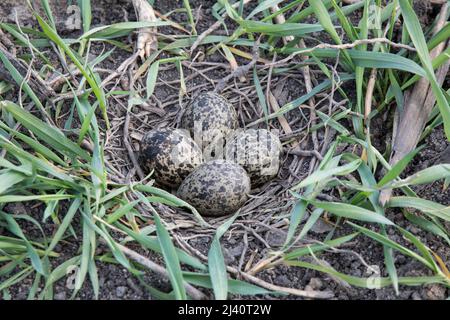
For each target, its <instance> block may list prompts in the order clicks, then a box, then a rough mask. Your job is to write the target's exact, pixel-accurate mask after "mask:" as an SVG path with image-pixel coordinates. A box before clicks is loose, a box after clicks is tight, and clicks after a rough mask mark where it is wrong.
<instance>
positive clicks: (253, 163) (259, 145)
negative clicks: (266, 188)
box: [225, 129, 282, 187]
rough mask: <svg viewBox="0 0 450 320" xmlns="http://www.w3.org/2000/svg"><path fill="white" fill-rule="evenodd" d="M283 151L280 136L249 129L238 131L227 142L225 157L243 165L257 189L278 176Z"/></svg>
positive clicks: (266, 131)
mask: <svg viewBox="0 0 450 320" xmlns="http://www.w3.org/2000/svg"><path fill="white" fill-rule="evenodd" d="M281 151H282V146H281V142H280V139H279V138H278V135H276V134H274V133H272V132H270V131H269V130H266V129H248V130H240V131H236V132H235V133H234V134H233V136H232V137H230V139H228V140H227V144H226V146H225V157H226V159H227V160H229V161H233V162H235V163H237V164H239V165H241V166H242V167H243V168H244V169H245V171H247V173H248V175H249V177H250V180H251V184H252V186H253V187H256V186H259V185H261V184H264V183H266V182H268V181H270V180H271V179H273V178H274V177H275V176H276V175H277V174H278V170H279V168H280V155H281Z"/></svg>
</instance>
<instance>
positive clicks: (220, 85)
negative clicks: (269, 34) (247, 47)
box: [214, 39, 260, 93]
mask: <svg viewBox="0 0 450 320" xmlns="http://www.w3.org/2000/svg"><path fill="white" fill-rule="evenodd" d="M259 41H260V39H258V40H257V41H255V45H254V46H253V50H252V51H253V52H252V60H251V61H250V62H249V63H247V64H245V65H243V66H240V67H238V68H237V69H236V70H234V71H233V72H232V73H230V74H229V75H227V76H226V77H225V78H223V79H222V80H220V81H219V83H218V84H217V86H216V88H215V89H214V92H216V93H217V92H221V91H222V90H223V89H225V87H226V85H227V83H228V81H230V80H231V79H234V78H237V77H241V76H244V75H246V74H247V73H248V72H249V71H250V69H251V68H252V67H253V66H254V65H255V64H256V62H258V59H259V50H258V49H259Z"/></svg>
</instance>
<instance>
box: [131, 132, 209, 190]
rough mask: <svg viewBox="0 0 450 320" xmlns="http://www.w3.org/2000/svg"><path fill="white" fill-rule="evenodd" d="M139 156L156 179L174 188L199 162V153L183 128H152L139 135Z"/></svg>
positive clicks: (142, 163)
mask: <svg viewBox="0 0 450 320" xmlns="http://www.w3.org/2000/svg"><path fill="white" fill-rule="evenodd" d="M139 159H140V162H141V165H142V167H143V168H144V169H145V170H146V172H147V173H149V172H150V171H151V170H154V173H153V177H154V178H155V180H156V181H157V182H159V183H161V184H163V185H165V186H169V187H173V188H177V187H178V186H179V185H180V184H181V182H182V181H183V180H184V178H186V177H187V175H189V174H190V173H191V172H192V171H193V170H194V169H195V168H196V167H197V166H198V165H200V164H201V163H202V152H201V150H200V148H199V147H198V146H197V144H196V143H195V142H194V141H193V140H192V139H191V138H190V137H189V135H188V134H187V133H186V132H185V131H183V130H180V129H169V128H165V129H154V130H151V131H149V132H148V133H147V134H145V136H144V137H143V138H142V141H141V145H140V156H139Z"/></svg>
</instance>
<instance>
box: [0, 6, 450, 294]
mask: <svg viewBox="0 0 450 320" xmlns="http://www.w3.org/2000/svg"><path fill="white" fill-rule="evenodd" d="M24 2H25V1H20V0H6V1H2V3H1V4H0V16H1V17H6V20H7V21H11V22H13V21H14V16H11V15H10V14H11V12H12V9H13V8H16V9H17V10H19V11H18V12H21V14H20V15H19V22H20V23H21V24H23V25H24V26H27V25H28V24H31V23H32V22H30V21H32V20H31V16H30V17H29V16H27V14H26V13H25V12H26V10H25V11H23V9H22V8H23V7H24V4H23V3H24ZM50 2H51V3H52V8H53V9H54V14H55V15H56V16H57V17H59V20H58V21H57V22H58V26H61V29H62V30H63V32H62V34H70V35H72V36H76V35H78V34H79V33H80V31H70V30H65V29H64V28H65V27H64V19H66V17H67V13H66V10H65V8H66V7H67V1H58V5H54V3H55V2H56V1H50ZM215 2H216V1H215V0H212V1H201V0H196V1H190V3H191V6H192V8H193V9H194V11H196V12H197V10H198V13H199V17H200V18H201V19H200V22H199V23H198V24H197V31H198V32H199V33H200V32H202V31H203V30H206V29H207V28H208V27H209V26H210V25H211V24H212V23H214V22H215V19H214V18H213V17H212V15H211V12H210V10H211V7H212V5H213V4H214V3H215ZM181 6H182V3H181V2H180V1H160V0H156V1H155V9H156V10H158V11H159V12H162V13H164V12H169V11H171V10H173V9H175V8H179V7H181ZM21 10H22V11H21ZM247 10H248V9H247ZM418 11H419V12H423V13H424V14H423V15H422V17H423V19H425V20H426V19H427V15H428V14H431V12H430V9H429V8H425V7H424V8H422V7H420V9H419V10H418ZM125 19H129V20H130V21H132V20H134V19H135V13H134V10H133V7H132V5H131V1H126V0H101V1H95V5H93V25H94V26H96V25H104V24H111V23H115V22H121V21H124V20H125ZM171 19H172V20H174V21H176V22H180V23H181V22H185V21H186V20H187V17H186V15H185V14H183V13H174V14H172V15H171ZM425 20H424V21H425ZM230 29H231V28H230ZM160 31H161V33H165V34H174V33H176V31H175V32H174V31H173V29H171V28H163V29H161V30H160ZM219 32H224V31H223V30H222V31H220V30H219V31H218V33H219ZM133 41H134V37H129V38H128V39H124V40H123V42H124V43H130V44H131V43H133ZM104 49H105V48H103V47H102V46H100V45H95V46H93V48H92V52H93V53H94V54H98V53H99V52H101V51H102V50H104ZM108 49H110V48H108V47H107V48H106V50H108ZM129 55H130V53H129V52H126V51H122V50H116V51H115V52H114V53H113V55H112V56H111V58H110V59H107V60H106V61H105V62H103V64H102V66H101V67H103V68H107V69H112V70H114V69H115V68H117V67H118V66H119V65H120V63H121V62H122V61H123V60H125V59H126V58H127V57H128V56H129ZM207 61H209V62H220V63H226V60H225V59H224V58H223V57H222V56H221V55H220V54H218V53H216V54H213V55H211V56H208V57H207ZM238 63H240V64H242V63H246V61H245V60H238ZM172 66H173V65H172ZM183 72H184V76H185V77H189V76H190V75H193V74H195V72H194V71H193V70H191V69H190V68H187V67H184V68H183ZM229 72H230V70H229V69H228V68H219V69H215V70H213V71H211V72H206V75H207V76H208V77H209V78H211V79H214V80H220V79H221V78H223V77H224V76H226V75H227V74H229ZM247 78H248V79H250V78H251V76H248V77H247ZM178 79H179V72H178V71H177V70H176V69H175V68H173V67H161V70H160V73H159V78H158V81H159V82H158V85H157V86H156V89H155V92H154V96H155V99H154V100H152V101H151V106H152V107H160V105H158V103H157V102H156V101H160V102H161V101H162V102H163V103H164V101H167V100H168V97H171V96H174V97H177V96H178V92H179V84H178V83H174V84H170V85H168V83H170V82H171V81H176V80H178ZM275 80H280V82H281V80H282V78H281V77H280V78H276V79H275ZM283 81H285V84H284V87H283V88H282V90H281V95H280V97H279V101H280V104H281V102H282V101H284V102H289V101H291V100H293V99H295V98H297V97H299V96H301V95H303V94H304V93H305V92H306V91H305V87H304V84H303V78H302V76H301V74H300V73H298V79H297V78H293V77H289V78H288V79H287V80H286V79H283ZM248 84H249V85H250V84H251V83H250V82H248ZM186 85H187V88H188V91H189V90H192V92H191V91H190V92H189V95H192V94H193V93H195V92H198V91H200V90H203V89H208V88H209V89H210V88H211V84H210V83H208V81H206V80H205V79H204V78H203V77H199V76H197V77H195V78H194V80H191V81H187V83H186ZM224 95H225V96H227V97H228V98H236V97H235V93H234V92H233V91H228V92H227V91H225V92H224ZM236 101H238V102H239V106H241V104H242V103H244V104H245V99H244V98H242V97H238V98H236ZM162 111H163V114H162V115H158V114H155V112H152V111H148V110H142V109H139V110H134V113H133V115H132V120H131V127H130V133H131V135H132V138H133V137H136V136H139V135H140V134H142V133H143V132H144V131H145V130H146V129H148V128H151V127H153V126H167V125H174V124H175V122H176V116H177V114H178V112H179V105H177V104H168V105H167V106H164V110H162ZM305 112H306V114H307V111H305ZM110 113H111V114H114V117H115V118H116V119H118V120H117V123H114V122H113V123H112V125H114V124H116V125H119V124H121V123H122V122H123V117H124V115H125V109H124V108H123V107H121V106H120V105H113V106H111V108H110ZM241 114H243V112H242V113H241ZM252 116H255V114H253V115H252ZM256 116H258V117H259V116H261V114H259V115H256ZM301 116H302V115H301V114H299V112H291V113H289V114H288V115H287V120H288V121H292V120H293V119H295V118H296V117H301ZM60 120H61V123H59V124H60V125H61V126H63V123H64V118H61V119H60ZM242 122H244V123H248V122H250V119H248V118H245V117H243V118H242ZM379 122H380V126H383V125H384V122H383V121H382V120H379ZM244 123H241V124H244ZM379 128H380V130H379V131H380V132H374V136H375V141H374V144H375V145H376V146H377V147H380V148H381V150H383V148H385V144H386V141H387V139H388V135H386V134H387V133H388V132H390V131H391V129H390V128H387V127H386V128H383V127H379ZM383 132H384V133H383ZM122 134H123V133H122V129H121V128H120V129H119V130H118V131H117V132H116V135H117V136H121V135H122ZM133 142H134V144H135V145H137V140H133ZM424 143H425V144H426V148H425V149H424V150H423V151H422V152H421V153H420V154H419V155H418V156H417V157H416V159H415V160H414V161H413V163H412V164H411V165H410V166H409V168H408V169H407V172H405V173H406V174H408V175H409V174H411V173H414V172H416V171H418V170H421V169H424V168H426V167H429V166H431V165H433V164H435V163H438V162H439V161H441V160H442V159H445V157H444V158H442V157H441V154H443V151H444V150H445V149H446V148H447V147H448V146H449V144H448V142H447V141H446V139H445V137H444V134H443V132H442V130H441V129H438V130H435V132H433V133H432V134H431V135H430V136H429V137H428V138H427V139H426V140H425V141H424ZM107 158H108V159H109V160H111V159H113V160H115V164H116V165H117V166H118V167H121V168H122V167H123V168H126V169H127V170H129V169H131V167H132V166H131V165H130V161H129V158H128V156H127V153H126V150H125V149H124V148H123V145H120V144H119V143H118V145H117V150H116V151H114V153H110V154H108V153H107ZM448 158H450V157H448ZM448 158H447V159H448ZM293 162H294V160H293V159H292V157H289V158H287V160H286V163H285V165H284V167H285V168H289V165H290V164H292V163H293ZM308 163H309V162H305V164H304V165H303V167H301V168H300V169H299V170H298V172H297V173H298V174H299V175H305V174H307V170H308ZM449 163H450V161H449ZM127 170H125V171H127ZM287 175H288V174H287ZM285 177H286V175H284V174H283V173H282V174H280V176H279V177H278V179H277V180H275V181H273V183H272V184H271V186H272V187H273V186H275V185H277V184H279V185H286V186H288V185H292V184H293V183H295V181H296V180H297V179H290V181H289V182H288V181H286V180H287V179H286V180H285V179H284V178H285ZM291 178H292V177H291ZM267 189H269V188H267ZM442 190H443V189H442V182H436V183H434V184H432V185H431V186H426V187H423V188H417V190H416V191H417V192H418V193H419V195H420V196H422V197H424V198H426V199H430V200H433V201H436V202H439V203H441V204H445V205H449V204H450V191H449V190H447V191H445V192H443V191H442ZM262 194H264V193H262ZM266 196H267V195H266ZM284 196H285V194H283V193H281V192H280V193H279V194H278V193H276V192H275V195H272V197H270V196H268V199H269V200H270V199H272V198H276V197H284ZM269 202H270V201H269ZM285 204H286V201H285V202H283V201H278V208H277V207H273V206H272V207H271V206H270V203H269V204H267V209H270V210H271V211H267V212H268V213H265V211H264V209H266V208H265V204H261V206H260V213H258V214H256V218H257V219H260V220H261V221H262V220H264V221H265V218H266V217H267V216H268V215H274V216H280V217H281V216H287V215H288V214H289V211H290V207H289V206H285V207H283V205H285ZM5 210H6V211H7V212H9V213H21V212H22V213H23V212H27V211H28V210H26V209H25V208H24V207H23V206H21V205H9V206H7V207H6V208H5ZM24 210H25V211H24ZM28 213H29V212H28ZM29 214H30V213H29ZM41 214H42V212H41V211H40V210H39V207H37V208H36V209H34V210H32V213H31V215H32V216H34V217H35V218H36V219H38V220H40V219H41ZM388 215H389V218H390V219H392V220H393V221H394V222H395V223H397V224H398V225H400V226H402V227H404V228H406V229H407V230H409V231H411V232H412V233H413V234H415V235H417V236H419V237H420V239H421V240H422V241H423V242H424V243H425V244H426V245H428V246H429V247H430V248H431V249H432V250H433V251H434V252H436V253H437V254H438V255H439V256H440V257H441V258H442V259H443V260H444V262H445V263H447V265H448V264H449V262H450V250H449V248H448V245H447V244H446V243H445V242H444V241H442V240H441V239H439V238H437V237H435V236H432V235H430V234H429V233H426V232H423V231H421V230H420V229H419V228H416V227H414V226H412V225H410V224H409V223H408V222H407V220H406V219H405V218H404V217H403V215H402V213H400V212H395V211H391V212H389V213H388ZM43 225H44V226H45V224H43ZM368 227H369V226H368ZM447 227H448V226H447ZM26 230H27V236H28V235H29V236H36V237H40V235H39V232H38V231H37V230H36V228H34V227H32V226H31V225H30V226H28V228H27V229H26ZM2 231H3V230H2V229H1V227H0V234H1V233H2ZM44 231H45V232H46V234H47V235H51V233H52V232H53V231H54V230H52V229H51V228H50V227H48V230H47V229H46V230H44ZM285 231H286V227H285V226H284V229H283V228H280V229H275V230H268V229H265V228H259V229H256V231H255V232H256V233H257V234H258V235H259V238H258V237H256V236H255V235H252V234H251V233H249V234H248V250H247V254H246V255H245V259H244V261H245V262H247V261H248V260H249V259H250V256H251V254H252V253H253V252H256V254H255V256H254V261H255V262H257V261H258V260H259V259H261V258H264V257H266V253H267V252H268V251H273V250H274V249H276V248H277V247H279V246H280V245H281V244H282V243H283V241H284V237H285ZM328 231H329V227H328V226H327V224H326V223H324V222H320V223H319V226H317V227H315V228H314V229H313V231H312V232H311V233H310V234H309V235H308V238H309V240H322V239H323V238H324V237H325V236H326V234H327V233H328ZM336 232H337V236H338V235H345V234H349V233H350V232H352V229H351V228H350V227H348V226H344V227H341V228H339V229H337V231H336ZM389 236H390V238H391V239H392V240H394V241H397V242H399V243H401V244H403V245H405V246H409V244H408V243H407V242H406V241H405V240H404V239H403V238H402V237H401V235H399V234H397V233H392V234H391V233H390V234H389ZM211 240H212V239H211V236H210V235H205V236H201V235H200V236H199V237H197V238H194V239H192V240H190V241H189V243H190V245H191V246H193V247H194V248H196V249H197V250H199V251H200V252H202V253H203V254H207V252H208V249H209V245H210V242H211ZM244 242H245V239H244V233H242V232H240V233H235V234H234V233H233V232H229V233H227V234H226V236H225V237H224V240H223V251H224V255H225V258H226V262H227V264H229V265H233V266H238V265H239V264H240V263H239V262H240V261H239V260H240V258H241V255H242V253H243V251H244ZM267 245H269V246H270V248H267ZM134 249H136V250H138V251H140V252H141V253H143V254H145V255H149V256H151V257H152V259H154V260H156V261H159V262H160V263H163V261H162V260H161V258H159V257H157V256H155V255H153V254H151V253H150V252H146V251H143V250H142V249H140V248H134ZM78 250H79V246H78V243H77V242H76V241H68V242H65V243H63V244H60V245H59V246H58V247H57V248H56V251H57V252H59V253H60V254H61V257H60V258H58V259H55V260H54V261H53V264H54V266H57V265H58V264H60V263H62V262H63V261H64V260H66V259H68V258H71V257H73V256H74V255H75V254H77V252H78ZM98 254H99V256H103V255H104V254H107V253H106V251H105V252H104V253H102V252H98ZM319 257H320V259H322V260H324V261H326V262H327V263H329V264H330V265H331V266H333V267H334V268H335V269H336V270H338V271H340V272H343V273H346V274H349V275H354V276H360V277H361V276H370V273H368V268H367V266H366V265H365V264H364V263H366V264H367V265H370V266H377V267H379V269H380V270H381V275H383V276H386V271H385V270H384V263H383V251H382V247H381V245H380V244H379V243H376V242H374V241H372V240H370V239H369V238H367V237H363V236H358V237H357V238H356V239H354V241H353V242H352V243H351V244H349V245H348V246H346V247H345V251H342V252H326V253H324V254H322V255H320V256H319ZM360 257H362V258H363V259H364V262H363V261H361V259H360ZM395 261H396V266H397V268H398V273H399V276H412V275H415V276H417V275H426V274H428V273H427V270H425V269H424V268H423V266H422V265H420V264H418V263H416V262H414V261H411V260H410V259H409V258H406V257H404V256H403V255H400V254H396V256H395ZM97 266H98V273H99V279H100V295H99V298H100V299H152V295H151V294H150V293H149V292H148V290H147V289H146V288H145V286H144V285H143V284H142V283H141V282H140V281H139V280H138V279H137V278H136V277H134V276H133V275H131V274H130V273H129V272H128V271H126V270H125V269H124V268H123V267H122V266H120V265H117V264H111V263H106V262H102V261H98V263H97ZM258 276H259V277H261V278H262V279H264V280H265V281H267V282H270V283H274V284H277V285H280V286H284V287H293V288H299V289H304V288H305V287H308V288H310V289H313V290H331V291H332V292H334V294H335V298H336V299H369V300H373V299H445V298H447V297H448V296H449V293H450V292H449V290H448V289H446V288H444V287H440V286H437V285H429V286H424V287H407V286H401V287H400V294H399V295H398V296H397V295H396V294H395V292H394V290H393V289H392V288H390V287H387V288H382V289H376V290H369V289H360V288H355V287H350V286H346V285H345V284H343V283H341V282H339V281H336V280H335V279H332V278H330V277H328V276H326V275H324V274H322V273H319V272H316V271H311V270H306V269H303V268H294V267H288V266H278V267H276V268H273V269H270V270H266V271H263V272H262V273H260V274H259V275H258ZM3 280H4V279H2V277H0V282H2V281H3ZM68 280H70V279H68V278H63V279H62V280H60V281H59V282H58V283H57V285H56V286H55V288H54V297H55V299H69V298H70V297H71V295H72V290H71V289H70V286H68ZM143 280H144V282H145V283H147V284H148V285H151V286H153V287H155V288H158V289H159V290H162V291H166V292H167V291H168V290H169V289H170V284H169V282H168V281H166V280H162V279H161V278H160V277H158V276H157V275H155V274H152V273H148V274H146V275H145V276H144V277H143ZM32 283H33V278H28V279H25V280H24V281H22V282H20V283H19V284H17V285H15V286H13V287H12V288H11V289H10V290H9V293H10V294H11V298H12V299H26V298H27V295H28V291H29V289H30V287H31V286H32ZM205 292H207V291H206V290H205ZM93 297H94V293H93V290H92V288H91V286H90V284H89V282H88V281H86V283H85V285H84V287H83V288H82V290H81V291H80V293H79V294H78V295H77V296H76V299H92V298H93ZM233 298H235V299H243V298H245V297H238V296H235V297H233ZM257 298H265V299H296V297H295V296H281V297H280V296H260V297H257ZM0 299H2V297H0Z"/></svg>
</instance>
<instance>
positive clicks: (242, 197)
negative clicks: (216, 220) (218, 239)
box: [177, 160, 250, 216]
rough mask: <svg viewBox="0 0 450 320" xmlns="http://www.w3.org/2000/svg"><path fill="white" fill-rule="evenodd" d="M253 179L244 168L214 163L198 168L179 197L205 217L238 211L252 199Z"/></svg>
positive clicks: (182, 188)
mask: <svg viewBox="0 0 450 320" xmlns="http://www.w3.org/2000/svg"><path fill="white" fill-rule="evenodd" d="M249 192H250V178H249V177H248V175H247V173H246V172H245V170H244V168H242V167H241V166H239V165H237V164H235V163H233V162H230V161H226V160H213V161H210V162H207V163H204V164H202V165H200V166H199V167H197V168H196V169H195V170H194V171H193V172H192V173H191V174H190V175H188V176H187V178H186V179H185V180H184V181H183V183H182V184H181V185H180V188H179V189H178V193H177V195H178V197H179V198H181V199H183V200H184V201H186V202H188V203H190V204H191V205H192V206H194V207H195V208H196V209H197V210H198V212H199V213H200V214H202V215H205V216H223V215H227V214H231V213H234V212H236V211H237V210H238V209H239V208H240V207H241V206H242V205H243V204H244V203H245V201H246V200H247V199H248V193H249Z"/></svg>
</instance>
